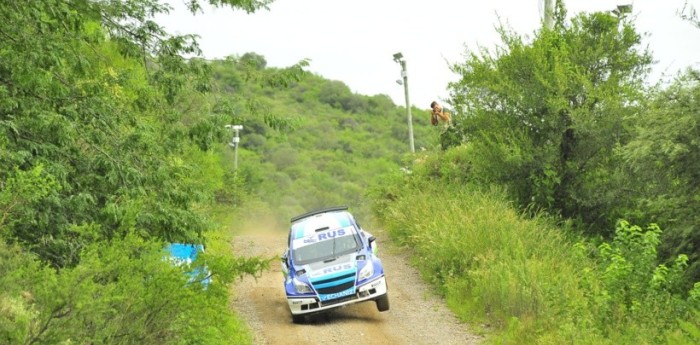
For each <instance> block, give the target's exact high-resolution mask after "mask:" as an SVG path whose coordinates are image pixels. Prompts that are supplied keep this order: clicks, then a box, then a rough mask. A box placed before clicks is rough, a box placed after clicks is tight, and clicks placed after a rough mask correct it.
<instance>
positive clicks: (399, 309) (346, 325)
mask: <svg viewBox="0 0 700 345" xmlns="http://www.w3.org/2000/svg"><path fill="white" fill-rule="evenodd" d="M247 228H250V229H251V230H247V231H243V232H242V233H239V234H238V235H237V236H236V237H235V238H234V241H233V251H234V255H236V256H244V257H246V256H261V257H265V258H268V257H278V256H279V255H281V254H282V252H283V251H284V249H285V248H286V245H285V240H286V238H287V232H286V231H287V230H286V229H277V230H269V229H270V228H269V227H266V226H260V227H257V228H256V227H255V226H253V227H247ZM370 232H372V233H373V234H374V235H375V236H376V237H377V243H379V257H380V258H381V260H382V263H383V264H384V270H385V273H386V276H387V281H388V283H387V284H388V287H389V301H390V305H391V309H390V310H389V311H387V312H384V313H380V312H378V311H377V307H376V304H375V303H374V302H363V303H360V304H355V305H350V306H347V307H344V308H339V309H335V310H332V311H330V312H328V313H325V314H320V315H314V316H311V317H307V322H306V323H304V324H294V323H292V320H291V315H290V313H289V309H288V307H287V302H286V299H285V294H284V289H283V287H282V282H283V277H282V272H281V267H280V265H279V261H275V262H273V264H272V267H271V269H270V270H269V271H266V272H264V273H263V274H262V275H261V276H260V277H258V278H257V279H254V278H253V277H246V278H244V279H243V280H242V281H240V282H237V283H235V284H234V286H233V291H232V294H233V300H232V308H234V309H235V310H236V311H237V312H238V313H239V315H240V316H241V317H242V318H243V319H244V320H245V321H246V322H247V324H248V325H249V327H250V328H251V329H252V331H253V333H254V343H255V344H270V345H277V344H295V343H303V344H349V343H360V344H477V343H478V342H479V340H480V338H479V337H478V336H475V335H473V334H470V333H469V331H468V329H467V325H466V324H463V323H460V322H459V321H458V320H457V319H456V318H455V317H454V315H453V314H452V313H451V312H450V311H449V309H447V307H446V306H445V304H444V301H442V300H441V299H440V298H438V297H436V296H434V295H433V294H432V293H431V289H430V288H429V287H428V286H427V285H426V284H425V283H423V282H422V281H421V279H420V276H419V274H418V272H417V271H416V270H415V269H414V268H412V267H411V266H410V265H409V264H408V257H407V255H406V254H405V253H404V252H403V251H401V250H399V249H397V248H395V247H393V246H392V245H391V244H390V243H388V241H387V240H386V238H387V237H386V234H384V233H383V232H381V231H374V230H371V231H370Z"/></svg>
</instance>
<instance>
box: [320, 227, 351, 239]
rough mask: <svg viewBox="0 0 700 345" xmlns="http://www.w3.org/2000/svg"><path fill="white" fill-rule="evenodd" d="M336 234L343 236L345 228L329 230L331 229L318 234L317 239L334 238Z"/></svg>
mask: <svg viewBox="0 0 700 345" xmlns="http://www.w3.org/2000/svg"><path fill="white" fill-rule="evenodd" d="M336 236H345V229H339V230H331V231H326V232H324V233H320V234H318V240H319V241H323V240H330V239H333V238H335V237H336Z"/></svg>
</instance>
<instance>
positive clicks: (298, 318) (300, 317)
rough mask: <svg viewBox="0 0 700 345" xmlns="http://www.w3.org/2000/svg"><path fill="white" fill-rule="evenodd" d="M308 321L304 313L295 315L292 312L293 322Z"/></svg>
mask: <svg viewBox="0 0 700 345" xmlns="http://www.w3.org/2000/svg"><path fill="white" fill-rule="evenodd" d="M304 321H306V318H305V317H304V315H294V314H292V322H294V323H296V324H299V323H304Z"/></svg>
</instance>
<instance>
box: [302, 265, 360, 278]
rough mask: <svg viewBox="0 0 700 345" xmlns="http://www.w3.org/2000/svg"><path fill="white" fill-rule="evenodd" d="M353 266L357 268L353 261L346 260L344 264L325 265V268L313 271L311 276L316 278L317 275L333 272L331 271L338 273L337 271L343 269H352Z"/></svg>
mask: <svg viewBox="0 0 700 345" xmlns="http://www.w3.org/2000/svg"><path fill="white" fill-rule="evenodd" d="M353 268H355V266H354V265H353V264H352V263H351V262H346V263H344V264H339V265H333V266H328V267H324V268H323V269H320V270H317V271H314V272H313V273H311V274H310V276H311V277H314V278H316V277H320V276H325V275H327V274H331V273H337V272H341V271H346V270H350V269H353Z"/></svg>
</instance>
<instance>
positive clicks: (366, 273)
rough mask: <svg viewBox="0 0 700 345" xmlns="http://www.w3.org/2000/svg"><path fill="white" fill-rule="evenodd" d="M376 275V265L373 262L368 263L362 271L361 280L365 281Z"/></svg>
mask: <svg viewBox="0 0 700 345" xmlns="http://www.w3.org/2000/svg"><path fill="white" fill-rule="evenodd" d="M373 274H374V265H373V264H372V261H368V262H367V264H366V265H365V267H363V268H362V269H361V270H360V276H359V280H364V279H367V278H369V277H371V276H372V275H373Z"/></svg>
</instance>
